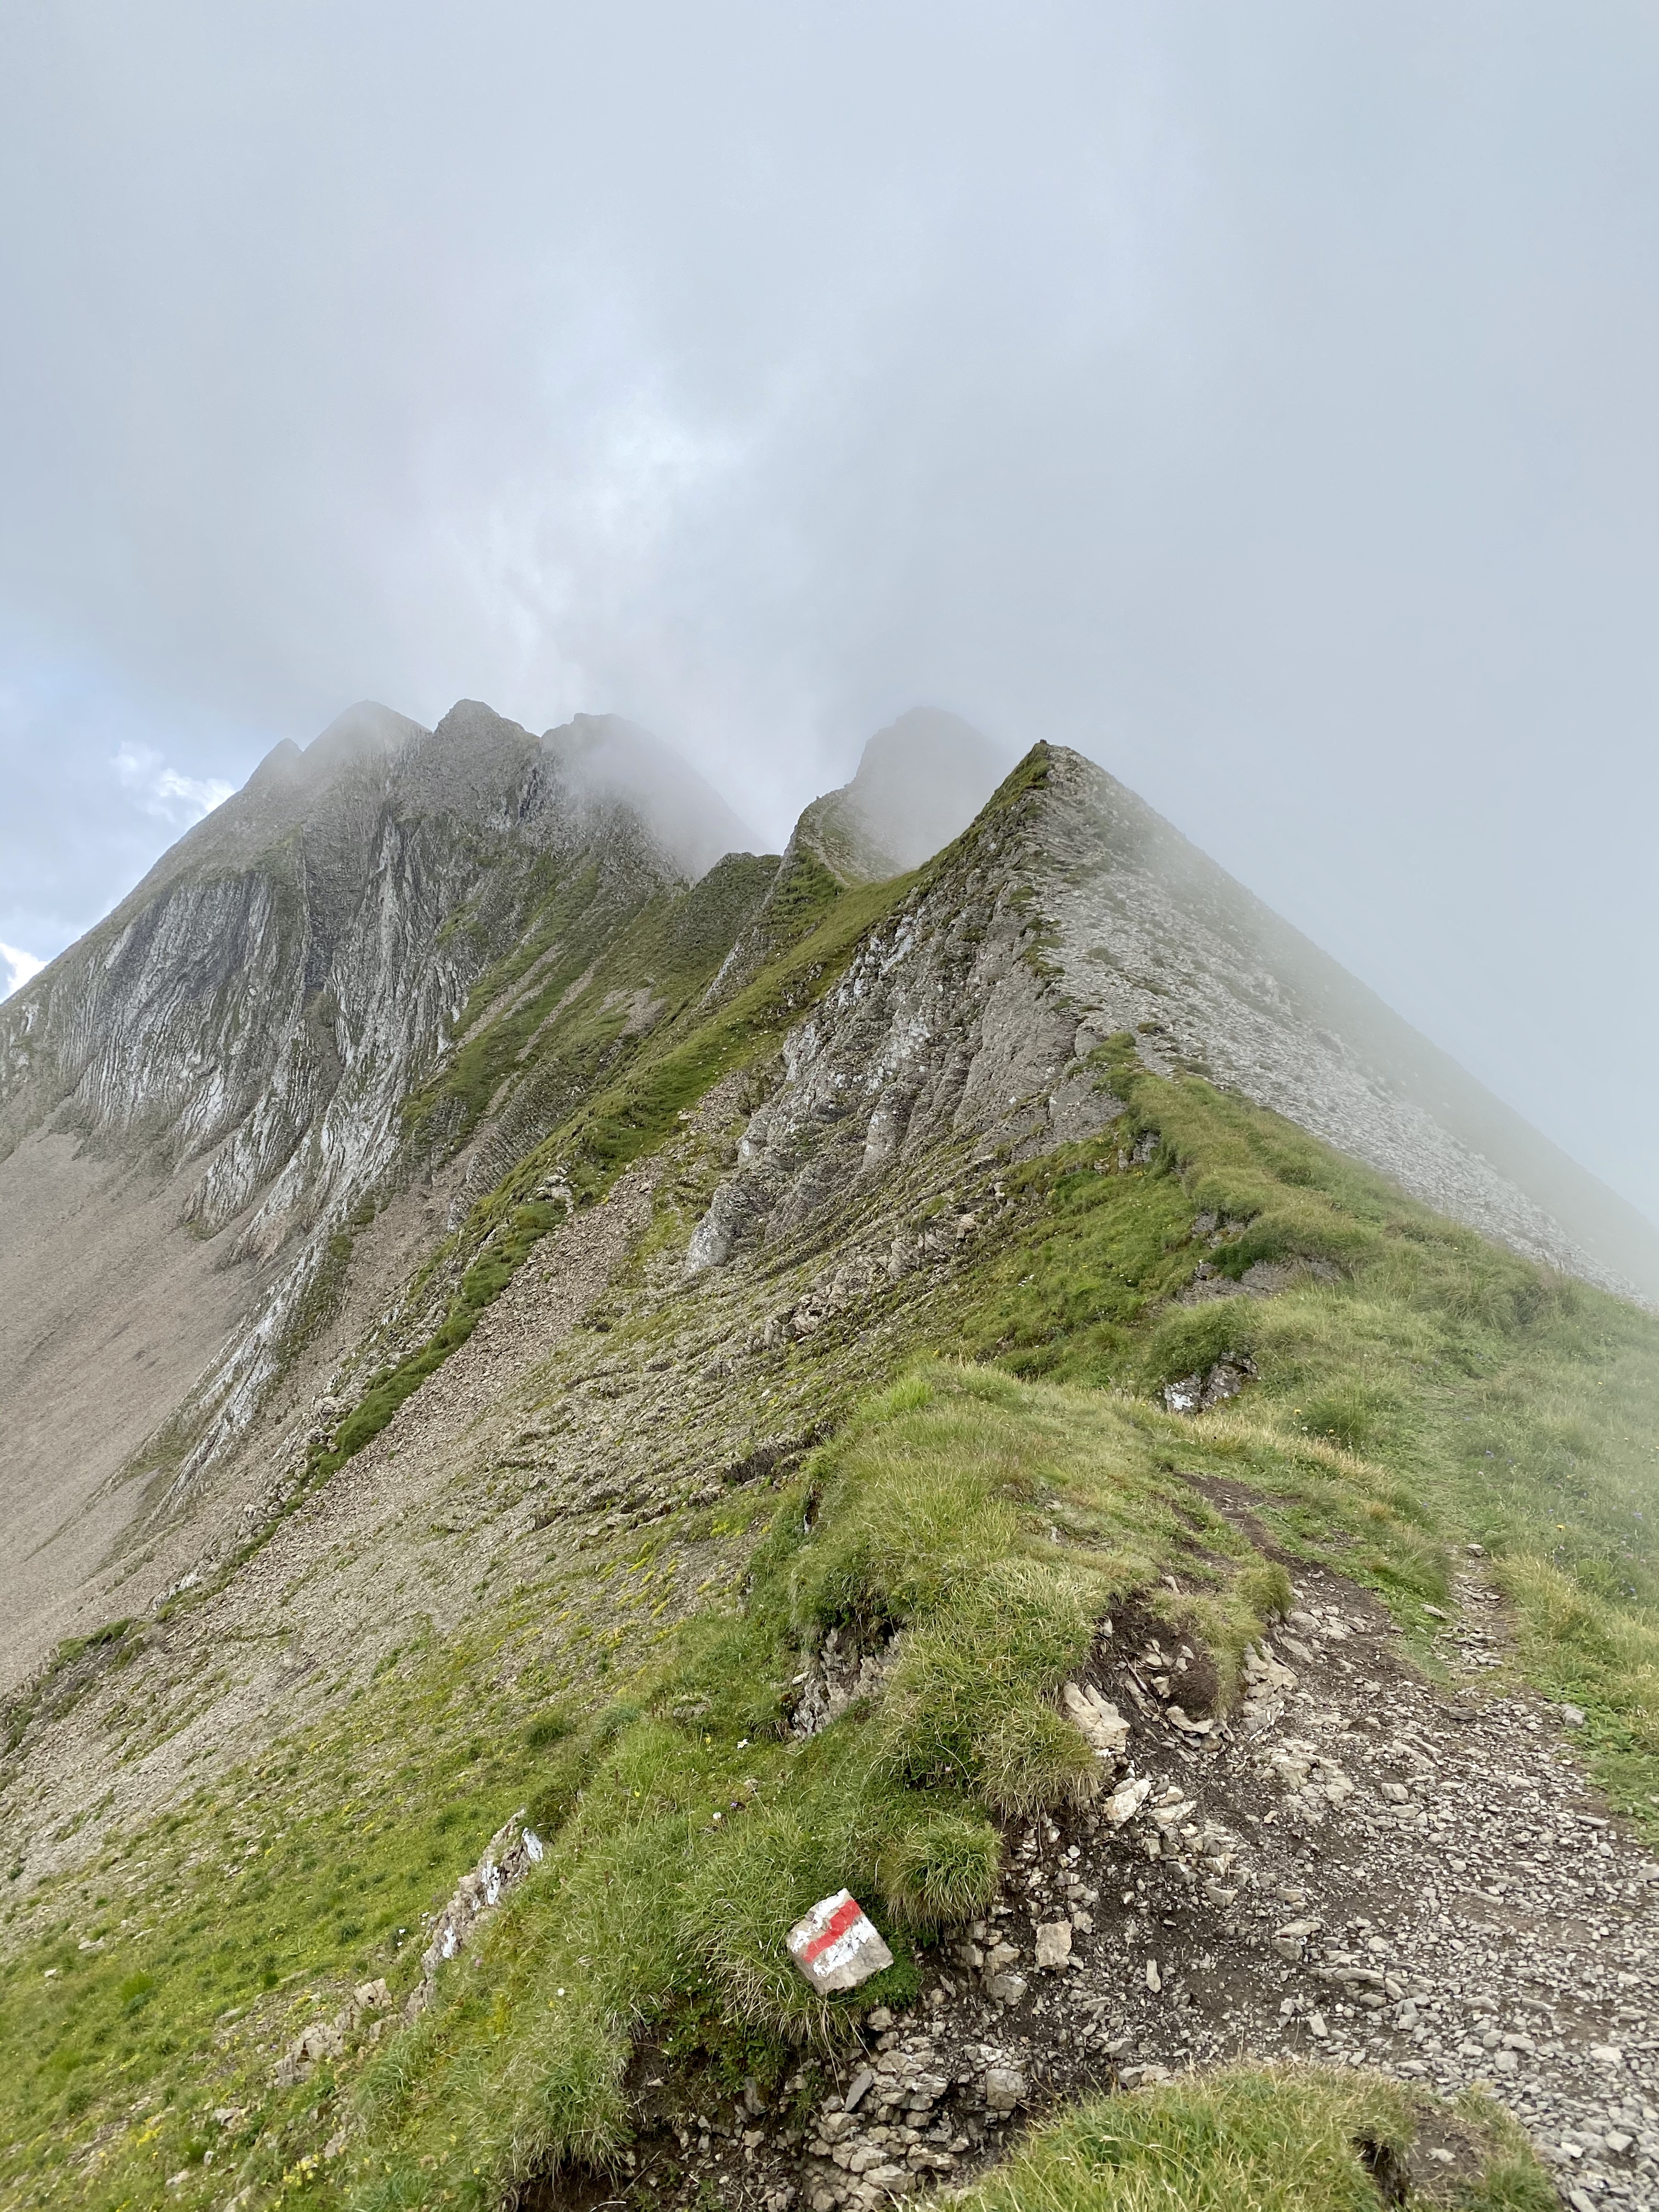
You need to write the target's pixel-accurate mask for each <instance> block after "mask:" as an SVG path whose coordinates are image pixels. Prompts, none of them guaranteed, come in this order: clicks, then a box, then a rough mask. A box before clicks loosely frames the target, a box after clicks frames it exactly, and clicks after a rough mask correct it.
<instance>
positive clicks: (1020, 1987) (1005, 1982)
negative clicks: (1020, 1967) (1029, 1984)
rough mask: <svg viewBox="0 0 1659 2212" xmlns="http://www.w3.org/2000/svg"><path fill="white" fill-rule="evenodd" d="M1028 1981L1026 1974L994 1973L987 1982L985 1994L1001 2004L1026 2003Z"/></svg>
mask: <svg viewBox="0 0 1659 2212" xmlns="http://www.w3.org/2000/svg"><path fill="white" fill-rule="evenodd" d="M1025 1990H1026V1981H1025V1977H1024V1974H993V1975H992V1976H991V1977H990V1978H989V1980H988V1981H987V1983H986V1984H985V1994H986V1996H988V1997H990V1998H992V1999H993V2000H994V2002H996V2003H997V2004H1000V2005H1017V2004H1024V2002H1025Z"/></svg>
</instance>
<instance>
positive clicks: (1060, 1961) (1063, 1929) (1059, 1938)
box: [1036, 1920, 1072, 1974]
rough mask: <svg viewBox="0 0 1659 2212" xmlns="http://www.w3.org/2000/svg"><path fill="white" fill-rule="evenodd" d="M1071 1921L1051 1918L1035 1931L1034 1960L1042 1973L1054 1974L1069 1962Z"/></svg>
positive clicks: (1070, 1956)
mask: <svg viewBox="0 0 1659 2212" xmlns="http://www.w3.org/2000/svg"><path fill="white" fill-rule="evenodd" d="M1071 1959H1072V1923H1071V1922H1070V1921H1069V1920H1051V1921H1049V1922H1048V1923H1046V1924H1045V1925H1044V1926H1042V1927H1041V1928H1039V1929H1037V1932H1036V1962H1037V1966H1038V1968H1039V1970H1040V1971H1041V1972H1044V1973H1050V1974H1056V1973H1059V1972H1060V1971H1061V1970H1062V1969H1063V1968H1064V1967H1066V1966H1069V1965H1070V1964H1071Z"/></svg>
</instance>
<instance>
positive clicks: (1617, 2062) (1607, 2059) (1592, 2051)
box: [1589, 2043, 1625, 2066]
mask: <svg viewBox="0 0 1659 2212" xmlns="http://www.w3.org/2000/svg"><path fill="white" fill-rule="evenodd" d="M1589 2055H1590V2057H1592V2058H1594V2059H1595V2062H1596V2063H1597V2064H1598V2065H1601V2066H1622V2065H1623V2064H1624V2063H1625V2054H1624V2052H1623V2051H1621V2050H1620V2047H1619V2045H1617V2044H1616V2043H1592V2044H1591V2045H1590V2047H1589Z"/></svg>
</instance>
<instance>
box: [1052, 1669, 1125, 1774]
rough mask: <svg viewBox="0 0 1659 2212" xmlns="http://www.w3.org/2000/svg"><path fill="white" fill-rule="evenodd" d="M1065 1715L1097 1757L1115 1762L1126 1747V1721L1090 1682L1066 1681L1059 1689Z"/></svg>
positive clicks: (1109, 1700)
mask: <svg viewBox="0 0 1659 2212" xmlns="http://www.w3.org/2000/svg"><path fill="white" fill-rule="evenodd" d="M1060 1703H1061V1705H1063V1706H1064V1707H1065V1710H1066V1718H1067V1720H1069V1721H1070V1722H1072V1723H1073V1726H1074V1727H1076V1728H1077V1729H1079V1732H1080V1733H1081V1735H1083V1737H1084V1739H1085V1741H1086V1742H1087V1743H1088V1745H1089V1747H1090V1748H1091V1750H1092V1751H1093V1753H1094V1754H1095V1756H1096V1757H1097V1759H1107V1760H1110V1761H1112V1762H1114V1763H1115V1762H1116V1761H1117V1760H1118V1759H1121V1758H1122V1756H1123V1754H1124V1753H1125V1752H1126V1751H1127V1749H1128V1747H1129V1723H1128V1722H1127V1721H1126V1720H1125V1719H1124V1717H1123V1716H1122V1714H1121V1713H1120V1712H1119V1711H1118V1709H1117V1707H1116V1706H1115V1705H1114V1704H1113V1703H1112V1701H1111V1699H1109V1698H1103V1697H1102V1695H1101V1693H1100V1692H1099V1691H1098V1690H1097V1689H1096V1688H1095V1687H1094V1686H1093V1685H1092V1684H1091V1683H1079V1682H1068V1683H1067V1684H1066V1686H1065V1688H1064V1689H1063V1690H1062V1691H1061V1692H1060Z"/></svg>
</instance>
